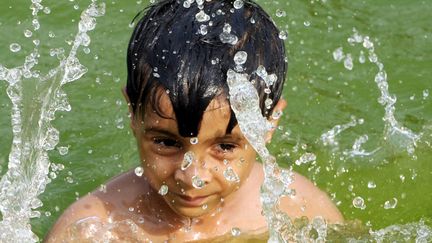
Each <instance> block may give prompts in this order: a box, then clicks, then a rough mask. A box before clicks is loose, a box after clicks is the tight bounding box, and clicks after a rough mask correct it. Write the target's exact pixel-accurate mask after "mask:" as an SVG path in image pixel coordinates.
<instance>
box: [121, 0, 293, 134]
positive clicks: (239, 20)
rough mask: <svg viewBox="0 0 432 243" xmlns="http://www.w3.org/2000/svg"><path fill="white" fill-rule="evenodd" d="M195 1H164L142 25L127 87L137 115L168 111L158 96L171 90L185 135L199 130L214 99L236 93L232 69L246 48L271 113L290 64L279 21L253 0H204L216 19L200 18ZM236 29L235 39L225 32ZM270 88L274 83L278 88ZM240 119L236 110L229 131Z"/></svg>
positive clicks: (249, 64) (129, 56)
mask: <svg viewBox="0 0 432 243" xmlns="http://www.w3.org/2000/svg"><path fill="white" fill-rule="evenodd" d="M187 2H188V1H187V0H185V1H184V0H162V1H159V2H157V3H156V4H154V5H152V6H151V7H150V8H149V9H148V10H147V11H146V12H145V14H144V16H143V17H142V19H141V20H140V21H139V22H138V24H137V26H136V27H135V30H134V32H133V34H132V38H131V40H130V43H129V48H128V53H127V65H128V82H127V87H126V93H127V95H128V97H129V100H130V103H131V106H132V107H131V108H132V111H133V113H134V114H141V115H142V114H144V113H145V109H146V107H147V105H146V104H148V103H149V104H151V107H152V109H153V110H155V111H156V112H158V113H159V114H161V115H163V111H161V110H160V107H159V106H158V99H159V98H160V95H161V93H162V92H166V93H167V94H168V95H169V98H170V100H171V103H172V106H173V111H174V113H175V117H176V120H177V125H178V129H179V133H180V134H181V135H182V136H184V137H194V136H197V133H198V130H199V127H200V122H201V120H202V116H203V113H204V111H205V110H206V108H207V106H208V105H209V103H210V101H212V100H213V99H215V98H225V99H227V98H228V85H227V83H226V78H227V71H228V70H229V69H234V68H235V66H236V64H235V62H234V60H233V59H234V55H235V54H236V53H237V52H238V51H245V52H246V53H247V54H248V57H247V61H246V63H245V64H243V68H244V71H245V72H246V73H248V74H250V75H251V78H250V80H255V87H256V88H257V90H258V94H259V96H260V106H261V110H262V112H263V115H265V116H267V117H268V116H269V115H270V114H271V111H272V109H273V107H274V105H275V104H276V103H277V102H278V100H279V99H280V96H281V93H282V87H283V84H284V80H285V73H286V66H287V65H286V60H285V49H284V43H283V40H281V39H280V38H279V31H278V29H277V28H276V26H275V25H274V23H273V21H272V20H271V19H270V17H269V16H268V15H267V14H266V13H265V12H264V10H262V9H261V7H259V6H258V5H257V4H255V3H253V2H251V1H244V4H243V6H242V7H241V8H235V7H234V1H233V0H212V1H202V2H203V11H204V13H205V14H206V15H207V16H208V17H209V19H208V20H207V21H202V22H199V21H198V19H199V16H197V14H198V13H199V12H200V9H199V8H198V5H197V3H193V4H190V6H189V7H187V6H186V7H185V6H184V4H185V3H186V5H187ZM239 2H241V1H239ZM203 19H205V18H203ZM224 28H225V30H224ZM229 29H231V31H230V34H229V35H228V37H226V36H225V37H224V36H222V37H221V34H222V33H223V32H224V31H225V33H228V32H229ZM233 35H234V36H235V37H236V38H237V42H236V40H235V37H234V36H233ZM230 37H231V39H230ZM232 38H234V39H232ZM227 42H228V43H227ZM259 66H263V67H264V68H265V69H266V71H267V72H268V73H269V74H270V73H271V74H276V75H277V81H276V82H275V83H274V84H273V85H272V86H270V87H267V86H266V83H265V82H264V80H263V79H262V78H260V77H259V76H258V75H257V74H256V70H257V68H258V67H259ZM266 88H270V91H271V92H270V94H267V93H268V89H267V90H266ZM266 91H267V92H266ZM267 98H270V99H271V100H272V101H273V103H272V105H271V107H270V109H267V108H266V107H265V106H266V105H265V104H264V103H265V100H266V99H267ZM236 123H237V122H236V119H235V115H234V113H233V112H231V117H230V122H229V125H228V127H227V130H226V131H227V133H230V132H231V130H232V128H233V127H234V126H235V125H236Z"/></svg>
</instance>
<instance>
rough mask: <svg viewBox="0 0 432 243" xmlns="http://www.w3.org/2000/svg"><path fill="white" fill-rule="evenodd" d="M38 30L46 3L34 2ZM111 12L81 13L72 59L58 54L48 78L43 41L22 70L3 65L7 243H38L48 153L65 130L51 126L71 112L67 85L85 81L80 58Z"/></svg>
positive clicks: (0, 234)
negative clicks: (8, 133)
mask: <svg viewBox="0 0 432 243" xmlns="http://www.w3.org/2000/svg"><path fill="white" fill-rule="evenodd" d="M31 9H32V16H33V21H32V25H33V30H34V31H37V30H38V29H39V28H40V23H39V21H38V12H39V11H40V10H42V9H44V8H43V6H42V4H41V1H40V0H32V5H31ZM104 12H105V5H104V4H97V3H96V1H93V2H92V4H91V5H90V6H89V7H88V8H87V9H86V10H85V11H84V12H83V13H82V14H81V20H80V22H79V26H78V27H79V30H78V33H77V34H76V36H75V40H74V42H73V45H72V47H71V50H70V52H69V55H68V56H67V57H65V56H62V55H61V52H59V53H57V54H58V55H57V57H58V58H59V61H60V62H59V65H58V66H57V67H55V68H53V69H51V70H50V71H49V72H48V74H47V75H44V76H43V75H41V74H40V72H39V71H38V70H35V66H36V65H37V64H38V59H39V56H40V55H39V44H40V42H39V40H37V39H34V40H33V43H34V45H35V46H34V49H33V51H32V52H31V53H30V54H29V55H27V56H26V58H25V61H24V64H23V65H22V66H19V67H14V68H6V67H5V66H3V65H0V80H5V81H6V82H7V83H8V88H7V94H8V96H9V98H10V100H11V102H12V114H11V119H12V132H13V141H12V149H11V152H10V154H9V161H8V171H7V172H6V173H5V175H4V176H3V177H2V178H1V181H0V188H1V192H0V211H1V215H2V221H1V222H0V241H1V242H36V241H37V240H38V238H37V236H36V235H35V234H34V233H33V232H32V231H31V226H30V218H35V217H39V216H40V212H39V211H36V210H35V209H37V208H39V207H41V206H42V202H41V201H40V200H39V199H38V196H39V195H40V194H41V193H42V192H44V190H45V187H46V185H47V184H48V183H49V182H50V179H49V177H48V173H49V168H50V164H51V163H50V161H49V158H48V151H50V150H53V149H54V148H55V146H56V145H57V143H58V141H59V131H58V130H57V129H55V128H54V127H53V126H52V125H51V121H52V120H54V118H55V112H56V111H70V109H71V107H70V105H69V103H68V101H67V96H66V93H65V92H64V91H63V90H62V89H61V88H62V86H63V85H64V84H66V83H69V82H72V81H75V80H77V79H79V78H80V77H81V76H82V75H84V73H86V72H87V69H86V68H85V67H84V66H83V65H81V64H80V62H79V60H78V58H77V57H76V54H77V51H78V48H79V47H80V46H88V45H89V44H90V37H89V36H88V35H87V32H88V31H91V30H93V29H94V28H95V25H96V17H99V16H102V15H103V14H104Z"/></svg>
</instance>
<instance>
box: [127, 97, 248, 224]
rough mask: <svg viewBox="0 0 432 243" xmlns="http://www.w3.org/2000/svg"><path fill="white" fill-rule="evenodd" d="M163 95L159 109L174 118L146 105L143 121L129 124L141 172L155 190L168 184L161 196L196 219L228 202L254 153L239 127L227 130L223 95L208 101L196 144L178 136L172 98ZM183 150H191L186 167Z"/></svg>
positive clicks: (228, 111) (242, 178) (242, 181)
mask: <svg viewBox="0 0 432 243" xmlns="http://www.w3.org/2000/svg"><path fill="white" fill-rule="evenodd" d="M162 93H163V94H162V97H161V99H160V104H159V105H160V108H161V109H160V110H162V111H164V113H165V114H164V115H166V116H167V117H172V118H173V119H166V118H162V117H160V116H159V115H158V114H157V113H156V112H154V111H153V110H152V108H151V106H150V105H148V106H147V109H146V114H145V115H144V118H143V120H142V121H141V120H134V121H133V122H132V129H133V130H134V134H135V136H136V138H137V142H138V149H139V152H140V156H141V159H142V165H143V168H144V176H145V177H146V178H147V180H148V181H149V183H150V185H151V186H152V187H153V189H154V190H155V191H159V189H160V188H161V186H162V185H166V186H168V193H167V194H166V195H164V196H163V198H164V200H165V201H166V203H167V204H168V205H169V206H170V207H171V208H172V209H173V210H174V211H175V212H176V213H177V214H179V215H182V216H186V217H198V216H201V215H204V214H207V213H209V212H211V211H213V210H214V209H217V208H218V207H219V206H221V202H222V201H224V202H225V203H228V202H229V200H230V199H231V198H232V197H231V196H232V195H233V192H235V191H236V190H237V189H238V188H239V186H240V185H241V184H242V183H244V181H245V180H247V178H248V176H249V174H250V172H251V169H252V167H253V164H254V163H255V161H256V160H255V157H256V153H255V151H254V149H253V148H252V146H250V145H249V143H248V142H247V140H246V139H245V138H244V137H243V135H242V134H241V132H240V129H239V126H238V125H237V126H236V127H234V129H233V130H232V132H231V134H225V131H226V128H227V126H228V122H229V119H230V107H229V104H228V102H227V101H226V100H225V99H222V98H220V99H214V100H212V101H211V103H210V104H209V106H208V107H207V109H206V111H205V112H204V115H203V118H202V121H201V125H200V130H199V133H198V137H197V138H198V142H197V143H196V144H193V143H195V142H194V141H191V138H190V137H182V136H180V135H179V132H178V129H177V121H176V120H175V115H174V113H173V108H172V105H171V101H170V99H169V97H168V95H167V94H165V92H162ZM187 152H188V154H191V153H193V155H194V157H195V160H194V161H193V163H192V164H191V165H190V166H189V167H187V168H186V169H185V168H184V167H183V168H182V162H183V160H184V156H185V153H187ZM233 173H235V174H236V175H234V174H233ZM236 176H237V177H238V180H236ZM197 177H198V178H200V179H201V180H202V181H204V182H205V185H204V186H203V187H202V188H197V184H199V183H197V182H198V181H199V179H198V180H197ZM194 179H195V184H194Z"/></svg>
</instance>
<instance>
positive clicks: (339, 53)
mask: <svg viewBox="0 0 432 243" xmlns="http://www.w3.org/2000/svg"><path fill="white" fill-rule="evenodd" d="M344 57H345V55H344V53H343V49H342V47H339V48H337V49H336V50H334V51H333V59H334V60H335V61H336V62H340V61H342V59H343V58H344Z"/></svg>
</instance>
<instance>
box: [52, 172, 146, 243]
mask: <svg viewBox="0 0 432 243" xmlns="http://www.w3.org/2000/svg"><path fill="white" fill-rule="evenodd" d="M138 184H139V183H138V182H137V181H136V180H135V178H132V173H130V172H127V173H124V174H121V175H119V176H117V177H115V178H113V179H111V180H110V181H109V182H108V183H107V184H106V186H105V189H104V190H95V191H94V192H92V193H91V194H89V195H87V196H85V197H83V198H81V199H79V200H78V201H76V202H75V203H73V204H72V205H70V206H69V208H68V209H66V210H65V211H64V212H63V214H62V215H61V216H60V218H59V219H58V220H57V222H56V223H55V225H54V226H53V227H52V229H51V231H50V233H49V234H48V235H47V237H46V239H45V242H50V243H51V242H83V239H85V238H87V237H88V236H87V235H86V234H87V233H86V231H85V230H86V228H89V226H90V225H91V226H92V228H95V227H96V225H98V226H101V227H103V226H104V225H105V224H107V223H108V222H109V219H110V218H112V215H113V213H119V212H120V213H121V211H127V210H125V209H124V207H125V206H122V205H123V203H122V202H125V201H126V202H127V201H128V200H132V199H130V197H131V196H133V195H136V194H137V193H138V190H139V189H137V188H138V186H137V185H138ZM72 238H76V240H71V239H72Z"/></svg>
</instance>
